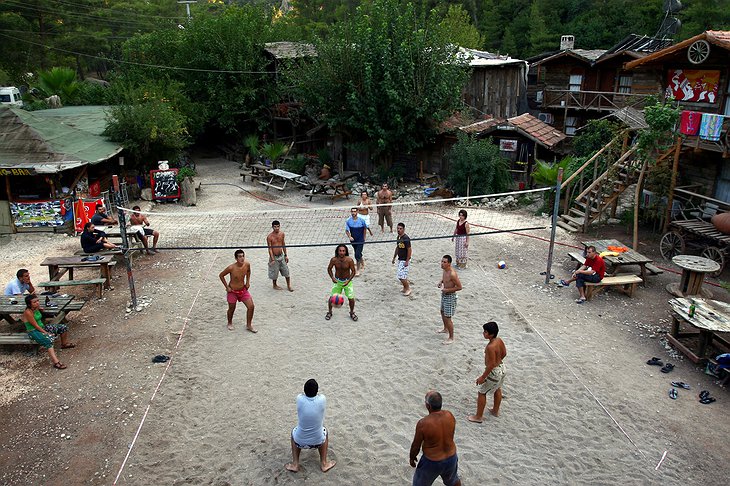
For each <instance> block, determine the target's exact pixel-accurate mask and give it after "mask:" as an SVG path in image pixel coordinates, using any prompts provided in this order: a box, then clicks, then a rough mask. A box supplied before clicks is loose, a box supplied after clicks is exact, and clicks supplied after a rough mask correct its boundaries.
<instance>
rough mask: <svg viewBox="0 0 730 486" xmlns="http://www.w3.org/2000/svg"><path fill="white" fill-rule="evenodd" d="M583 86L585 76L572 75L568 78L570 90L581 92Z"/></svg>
mask: <svg viewBox="0 0 730 486" xmlns="http://www.w3.org/2000/svg"><path fill="white" fill-rule="evenodd" d="M582 86H583V75H582V74H571V75H570V78H568V90H570V91H580V90H581V88H582Z"/></svg>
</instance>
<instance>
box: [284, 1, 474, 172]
mask: <svg viewBox="0 0 730 486" xmlns="http://www.w3.org/2000/svg"><path fill="white" fill-rule="evenodd" d="M436 20H437V19H434V18H427V17H426V16H424V15H422V16H419V15H417V14H416V11H415V9H414V7H413V5H412V4H402V3H400V2H398V1H396V0H375V1H374V2H373V3H372V4H369V5H367V6H365V5H363V6H361V7H360V8H359V9H358V10H357V13H356V14H355V15H354V16H353V18H351V19H348V20H346V21H344V22H341V23H339V24H336V25H335V26H334V31H333V35H331V36H330V37H328V38H327V39H324V40H319V41H317V43H316V46H317V56H316V57H315V58H314V59H312V61H311V63H307V64H304V65H301V66H298V67H294V68H292V70H291V71H290V72H289V78H290V80H291V82H292V83H293V84H294V85H295V90H296V93H297V95H298V98H299V99H300V100H301V101H303V102H304V105H305V106H306V107H307V110H308V111H309V112H310V113H311V115H312V117H313V118H315V119H317V120H321V121H323V122H325V123H326V124H327V125H328V126H329V127H330V128H331V129H332V130H334V131H338V132H341V133H342V134H343V135H344V136H345V138H346V140H347V141H348V142H349V143H350V144H351V145H354V146H358V147H362V148H367V149H368V150H369V151H370V154H371V155H372V156H374V157H381V158H383V159H387V158H388V156H389V155H391V154H392V153H394V152H395V151H396V150H402V151H408V150H411V149H414V148H416V147H419V146H422V144H423V143H424V142H425V141H426V140H428V139H429V138H430V137H431V136H432V135H433V133H434V130H435V128H436V124H437V123H438V122H439V121H440V120H443V119H444V118H445V117H446V116H448V115H450V114H451V113H452V112H453V110H454V109H455V108H456V107H457V106H458V104H459V101H460V93H461V89H462V87H463V85H464V83H465V81H466V77H467V74H468V73H467V68H466V67H465V66H464V65H463V61H461V60H460V59H459V57H458V56H457V55H456V46H454V45H453V44H450V43H449V42H447V37H446V36H445V35H444V33H443V32H442V31H441V29H439V28H438V24H437V22H436Z"/></svg>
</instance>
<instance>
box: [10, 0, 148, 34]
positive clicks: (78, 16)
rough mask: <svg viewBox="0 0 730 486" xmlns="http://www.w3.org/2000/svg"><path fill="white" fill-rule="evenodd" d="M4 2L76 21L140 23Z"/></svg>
mask: <svg viewBox="0 0 730 486" xmlns="http://www.w3.org/2000/svg"><path fill="white" fill-rule="evenodd" d="M5 3H6V4H8V5H10V6H11V7H14V8H16V9H21V10H23V9H24V10H27V11H31V12H40V13H45V14H49V15H53V16H59V15H63V16H67V17H69V18H72V19H75V20H77V21H86V22H89V21H93V22H95V23H107V24H109V25H116V26H117V27H118V28H119V27H122V26H124V27H127V28H130V27H138V26H139V25H140V23H141V21H140V20H123V19H110V18H106V17H100V16H97V15H87V14H83V13H75V12H69V11H66V12H63V13H59V12H58V11H55V10H48V9H44V8H38V7H33V6H29V5H24V4H23V3H18V2H14V1H13V0H5Z"/></svg>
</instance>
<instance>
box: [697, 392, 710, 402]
mask: <svg viewBox="0 0 730 486" xmlns="http://www.w3.org/2000/svg"><path fill="white" fill-rule="evenodd" d="M709 396H710V392H708V391H707V390H702V391H701V392H700V394H699V397H700V400H704V399H705V398H707V397H709Z"/></svg>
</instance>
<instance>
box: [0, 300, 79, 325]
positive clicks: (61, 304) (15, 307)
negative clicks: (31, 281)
mask: <svg viewBox="0 0 730 486" xmlns="http://www.w3.org/2000/svg"><path fill="white" fill-rule="evenodd" d="M48 298H49V302H50V303H51V304H53V305H51V306H48V307H46V296H45V295H39V296H38V299H40V302H41V309H40V310H41V313H42V314H43V316H44V317H55V316H57V315H58V314H60V313H61V312H70V311H75V310H81V307H83V304H84V303H85V302H86V301H84V300H78V301H76V302H74V304H78V303H80V304H81V305H80V306H79V305H73V304H72V303H71V302H72V301H73V300H74V296H73V295H63V296H60V295H59V296H55V297H52V296H48ZM13 302H15V303H13ZM25 308H26V306H25V295H13V296H8V295H4V296H2V297H1V298H0V319H5V320H6V321H8V322H9V323H10V324H15V322H16V321H15V319H13V318H12V317H11V315H10V314H22V313H23V312H24V311H25Z"/></svg>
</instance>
